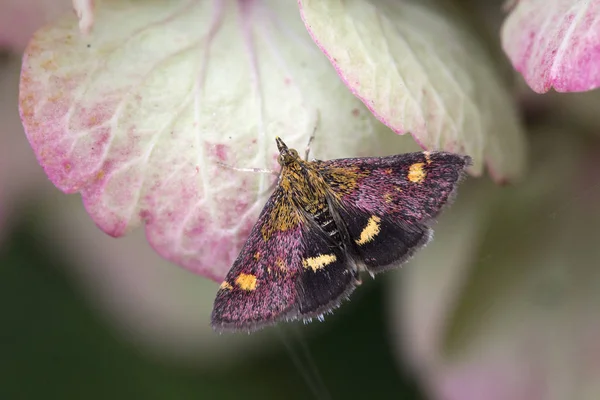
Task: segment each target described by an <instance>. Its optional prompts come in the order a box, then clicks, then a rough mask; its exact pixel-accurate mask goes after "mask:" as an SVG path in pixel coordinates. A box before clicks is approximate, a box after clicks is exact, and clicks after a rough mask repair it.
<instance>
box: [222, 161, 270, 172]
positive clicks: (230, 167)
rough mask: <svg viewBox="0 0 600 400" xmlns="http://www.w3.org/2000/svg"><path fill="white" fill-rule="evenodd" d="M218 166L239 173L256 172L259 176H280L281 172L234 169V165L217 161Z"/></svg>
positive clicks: (263, 169)
mask: <svg viewBox="0 0 600 400" xmlns="http://www.w3.org/2000/svg"><path fill="white" fill-rule="evenodd" d="M216 164H217V165H218V166H220V167H223V168H227V169H231V170H234V171H239V172H254V173H259V174H273V175H279V171H274V170H272V169H266V168H239V167H234V166H233V165H229V164H225V163H222V162H219V161H217V162H216Z"/></svg>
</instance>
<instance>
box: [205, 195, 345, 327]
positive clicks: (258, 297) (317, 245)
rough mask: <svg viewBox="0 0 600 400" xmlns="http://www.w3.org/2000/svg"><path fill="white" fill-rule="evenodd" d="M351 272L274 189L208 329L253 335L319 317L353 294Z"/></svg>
mask: <svg viewBox="0 0 600 400" xmlns="http://www.w3.org/2000/svg"><path fill="white" fill-rule="evenodd" d="M352 268H353V265H352V264H351V263H349V261H348V259H347V258H346V254H345V252H344V251H343V249H342V248H341V247H337V246H332V245H331V239H330V238H329V237H328V236H327V235H326V234H325V233H324V232H323V231H322V230H321V229H320V228H319V227H318V226H317V225H315V224H314V222H313V221H312V220H311V219H310V218H307V217H306V216H305V215H304V214H303V213H302V212H301V211H299V210H298V209H297V208H296V207H295V206H294V204H293V201H292V199H289V198H288V197H286V195H285V193H284V191H283V190H282V189H281V188H280V187H278V188H277V189H276V190H275V192H274V193H273V195H272V196H271V197H270V198H269V200H268V202H267V204H266V205H265V207H264V209H263V210H262V212H261V214H260V217H259V219H258V221H257V223H256V225H255V226H254V227H253V229H252V231H251V233H250V236H249V237H248V240H247V241H246V243H245V244H244V247H243V248H242V251H241V252H240V254H239V256H238V258H237V259H236V260H235V262H234V263H233V266H232V267H231V270H230V271H229V272H228V274H227V277H226V278H225V281H224V282H223V283H222V284H221V287H220V289H219V291H218V292H217V296H216V299H215V303H214V308H213V312H212V325H213V327H214V328H215V329H216V330H221V331H223V330H231V331H235V330H246V331H251V330H256V329H259V328H261V327H263V326H265V325H270V324H273V323H275V322H277V321H280V320H293V319H297V318H312V317H315V316H318V315H320V314H322V313H324V312H326V311H329V310H330V309H331V308H333V307H334V306H336V305H337V304H338V303H339V301H340V299H342V298H344V297H345V296H347V295H348V294H349V293H350V292H351V291H352V289H353V288H354V283H355V281H354V270H355V269H356V267H354V270H353V269H352Z"/></svg>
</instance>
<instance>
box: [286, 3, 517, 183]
mask: <svg viewBox="0 0 600 400" xmlns="http://www.w3.org/2000/svg"><path fill="white" fill-rule="evenodd" d="M298 2H299V4H300V11H301V14H302V18H303V20H304V23H305V25H306V27H307V29H308V31H309V33H310V34H311V35H312V37H313V39H314V41H315V42H316V43H317V45H318V46H319V47H320V48H321V50H322V51H323V52H324V53H325V55H326V56H327V57H328V58H329V60H330V62H331V63H332V64H333V66H334V67H335V69H336V70H337V72H338V74H339V75H340V77H341V78H342V79H343V80H344V82H345V83H346V85H347V86H348V87H349V88H350V90H351V91H352V92H353V93H354V94H355V95H356V96H357V97H358V98H360V99H361V100H362V101H363V102H364V104H365V105H366V106H367V107H368V108H369V109H370V110H371V111H372V112H373V114H374V115H375V116H377V118H378V119H379V120H381V121H382V122H383V123H384V124H386V125H387V126H389V127H390V128H391V129H393V130H394V131H395V132H396V133H399V134H404V133H406V132H410V133H411V134H412V136H413V137H414V138H415V139H416V140H417V142H419V143H420V144H421V145H422V147H424V148H426V149H444V150H448V151H454V152H461V153H467V154H469V155H471V156H472V157H473V159H474V167H473V168H472V170H471V172H472V173H474V174H480V173H481V172H482V171H483V169H484V166H485V164H487V165H488V166H489V168H490V171H491V172H492V175H493V177H494V178H495V179H496V180H497V181H505V180H512V179H514V178H516V177H518V176H520V175H521V173H522V172H523V170H524V167H525V141H524V137H523V132H522V127H521V126H520V123H519V121H518V118H517V115H516V112H515V109H514V107H513V105H512V101H511V98H510V95H509V93H508V91H507V89H506V85H505V83H504V82H503V80H502V79H501V78H500V76H499V75H498V73H497V72H496V69H495V68H496V67H495V66H494V61H493V60H492V58H491V57H490V55H489V53H488V50H486V49H485V47H484V44H483V43H481V42H479V41H478V40H477V38H476V36H475V35H474V34H473V32H471V31H469V30H468V29H467V28H466V26H467V23H466V22H465V21H464V20H463V18H461V16H460V15H459V14H457V13H456V12H453V10H450V9H448V8H447V7H446V6H445V5H444V4H445V2H441V1H440V2H436V1H434V2H421V1H395V0H382V1H377V2H372V1H368V0H357V1H352V2H345V1H342V0H332V1H320V0H299V1H298Z"/></svg>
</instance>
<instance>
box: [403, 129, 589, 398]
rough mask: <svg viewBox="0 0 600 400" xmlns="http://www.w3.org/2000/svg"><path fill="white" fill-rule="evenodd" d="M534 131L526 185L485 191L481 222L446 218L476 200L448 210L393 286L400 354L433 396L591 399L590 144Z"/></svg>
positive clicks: (468, 213)
mask: <svg viewBox="0 0 600 400" xmlns="http://www.w3.org/2000/svg"><path fill="white" fill-rule="evenodd" d="M535 137H536V140H535V142H534V143H533V145H534V148H535V149H536V157H535V160H534V166H533V169H532V171H531V173H530V176H529V178H528V180H527V183H526V184H524V185H522V186H521V187H515V188H511V189H504V190H500V189H493V188H491V189H490V190H485V192H486V195H487V196H489V199H488V200H487V202H486V203H487V204H488V206H490V205H491V209H490V210H491V212H486V214H487V217H485V216H484V217H483V218H481V216H480V217H479V218H480V223H481V224H483V228H486V227H487V229H482V228H479V232H480V234H479V235H473V230H472V229H465V227H464V226H463V225H460V224H457V223H456V221H458V220H461V218H460V214H461V213H462V214H463V218H470V217H472V215H471V214H472V213H473V212H475V213H477V212H478V209H477V207H465V208H463V209H462V210H461V209H458V210H456V213H457V215H456V217H454V219H453V218H452V214H451V213H449V214H448V215H449V216H450V217H451V218H450V220H443V221H442V222H441V224H440V225H441V226H440V227H439V228H438V229H437V230H436V233H437V237H436V240H435V241H434V242H433V243H432V244H431V245H430V246H429V247H428V249H426V252H423V256H424V258H422V257H421V256H418V257H417V258H416V259H415V262H414V263H413V264H412V265H411V266H410V273H409V274H403V275H402V284H403V289H404V290H403V291H398V290H396V291H394V298H395V300H393V301H394V304H396V305H397V308H396V309H395V310H396V311H395V313H396V314H395V318H396V319H395V321H396V323H397V325H396V331H395V333H394V335H395V337H396V338H397V339H396V340H397V341H398V343H399V346H398V350H399V353H400V354H401V355H402V356H404V355H406V354H408V356H409V359H410V360H411V364H412V366H413V367H414V368H415V369H416V371H417V372H418V374H419V376H420V377H421V379H422V381H423V382H424V383H425V384H426V385H427V386H428V388H429V391H430V393H431V394H432V398H433V399H442V400H476V399H477V400H478V399H481V398H486V399H493V400H546V399H577V400H579V399H596V398H600V385H598V383H597V382H599V381H600V346H598V344H597V337H598V335H599V334H600V315H599V314H598V312H597V309H598V307H599V306H600V292H599V291H598V290H597V288H598V287H599V286H600V270H599V269H598V268H597V266H598V265H600V247H599V246H598V245H597V238H598V230H597V227H598V226H599V225H600V210H599V209H598V207H597V205H598V204H599V202H600V176H599V175H598V174H597V170H598V168H600V164H599V161H598V160H600V148H598V147H596V148H593V147H591V148H588V149H587V150H586V145H585V144H584V143H583V141H580V142H578V141H577V140H575V139H574V138H573V137H574V135H565V134H564V133H563V132H552V131H549V130H548V129H547V128H545V129H543V131H542V132H539V133H538V134H537V135H535ZM463 194H464V193H463ZM464 200H465V196H461V201H464ZM463 206H464V205H463ZM452 211H454V210H452ZM484 215H485V214H484ZM453 221H454V222H453ZM448 222H451V223H452V224H451V225H447V223H448ZM444 226H445V227H446V228H445V229H444ZM448 234H449V235H450V236H446V237H445V236H444V235H448ZM427 252H429V253H427ZM465 255H466V257H465ZM444 266H445V268H446V270H444ZM465 272H468V274H467V275H466V274H465ZM594 338H595V339H594Z"/></svg>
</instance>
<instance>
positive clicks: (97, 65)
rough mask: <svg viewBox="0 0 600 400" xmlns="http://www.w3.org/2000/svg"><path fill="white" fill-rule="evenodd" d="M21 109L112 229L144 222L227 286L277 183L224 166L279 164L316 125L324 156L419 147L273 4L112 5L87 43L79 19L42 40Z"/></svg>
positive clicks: (44, 157)
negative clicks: (279, 156) (384, 120)
mask: <svg viewBox="0 0 600 400" xmlns="http://www.w3.org/2000/svg"><path fill="white" fill-rule="evenodd" d="M20 106H21V107H20V109H21V115H22V119H23V124H24V126H25V129H26V132H27V136H28V138H29V141H30V143H31V145H32V147H33V148H34V151H35V152H36V155H37V157H38V160H39V162H40V164H41V165H42V166H43V167H44V169H45V171H46V173H47V175H48V177H49V178H50V179H51V180H52V182H53V183H54V184H55V185H56V186H58V187H59V188H60V189H62V190H63V191H65V192H68V193H74V192H79V193H81V195H82V198H83V201H84V204H85V206H86V209H87V210H88V212H89V213H90V215H91V216H92V218H93V220H94V221H95V222H96V224H98V225H99V226H100V227H101V228H102V229H103V230H104V231H105V232H107V233H109V234H110V235H113V236H120V235H123V234H125V233H126V232H128V231H130V230H131V229H133V228H134V227H136V226H138V225H139V224H140V223H141V222H145V223H146V233H147V236H148V239H149V241H150V243H151V245H152V246H153V247H154V248H155V249H156V250H157V251H158V252H159V253H160V254H161V255H163V256H164V257H166V258H168V259H170V260H172V261H174V262H176V263H177V264H180V265H183V266H185V267H186V268H188V269H190V270H192V271H195V272H197V273H200V274H203V275H205V276H207V277H210V278H212V279H214V280H218V281H220V280H222V278H223V276H224V275H225V273H226V272H227V270H228V269H229V267H230V265H231V263H232V261H233V260H234V258H235V257H236V256H237V253H238V251H239V249H240V247H241V245H242V243H243V241H244V240H245V239H246V237H247V235H248V233H249V231H250V229H251V227H252V225H253V224H254V221H255V220H256V217H257V215H258V212H259V211H260V208H261V207H262V205H263V204H264V202H265V199H266V195H267V194H268V191H269V187H270V186H271V184H272V183H273V181H274V176H272V175H265V174H253V173H248V172H240V171H234V170H231V169H228V168H224V167H222V166H221V165H219V164H218V163H226V164H229V165H231V166H235V167H241V168H254V167H258V168H277V163H276V146H275V141H274V138H275V136H281V137H282V138H283V139H284V140H285V141H286V143H287V144H288V145H290V146H292V147H296V148H299V149H304V147H305V146H306V144H307V142H308V137H309V136H310V134H311V132H312V131H313V128H314V127H315V124H316V123H317V121H319V125H318V131H317V135H316V140H315V142H314V146H313V148H312V155H313V156H314V157H318V158H322V159H328V158H334V157H343V156H357V155H371V154H382V155H383V154H390V153H393V152H401V151H402V150H403V149H404V150H406V149H408V148H410V142H411V141H410V140H408V141H407V140H398V138H397V137H394V135H390V134H389V130H388V129H387V128H385V126H383V125H381V124H380V123H378V121H377V120H375V119H374V118H372V116H371V115H370V114H369V113H368V112H367V111H366V110H365V109H364V107H363V106H362V104H361V103H360V102H359V101H358V100H357V99H356V98H355V97H354V96H352V95H351V94H350V93H348V92H347V90H346V88H345V86H344V85H343V84H342V83H341V82H340V81H339V79H337V77H336V75H335V72H334V71H333V70H332V69H331V67H330V65H329V64H328V63H327V61H326V60H325V58H324V57H323V56H322V54H321V53H320V52H319V50H318V49H317V48H316V47H315V46H314V44H313V43H312V41H311V39H310V37H309V36H308V35H307V33H306V30H305V28H304V26H303V25H302V22H301V20H300V18H299V16H298V10H297V9H296V8H295V5H294V4H286V3H282V2H280V1H275V0H273V1H266V2H245V1H240V2H233V1H214V2H188V1H169V2H160V3H152V2H135V3H123V2H121V1H117V0H114V1H106V2H102V3H99V4H98V5H97V7H96V10H95V25H94V30H93V31H92V33H91V34H90V35H89V36H85V37H83V36H81V35H80V33H79V29H78V24H77V20H76V18H75V16H74V15H69V16H66V17H65V18H63V19H61V20H59V21H57V22H56V23H55V24H53V25H51V26H48V27H46V28H44V29H42V30H40V31H38V32H37V33H36V35H35V37H34V38H33V40H32V41H31V43H30V44H29V47H28V49H27V52H26V54H25V57H24V62H23V68H22V76H21V98H20ZM319 114H320V116H321V118H320V119H319V118H318V115H319ZM407 146H408V147H407ZM412 148H414V145H413V147H412Z"/></svg>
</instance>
